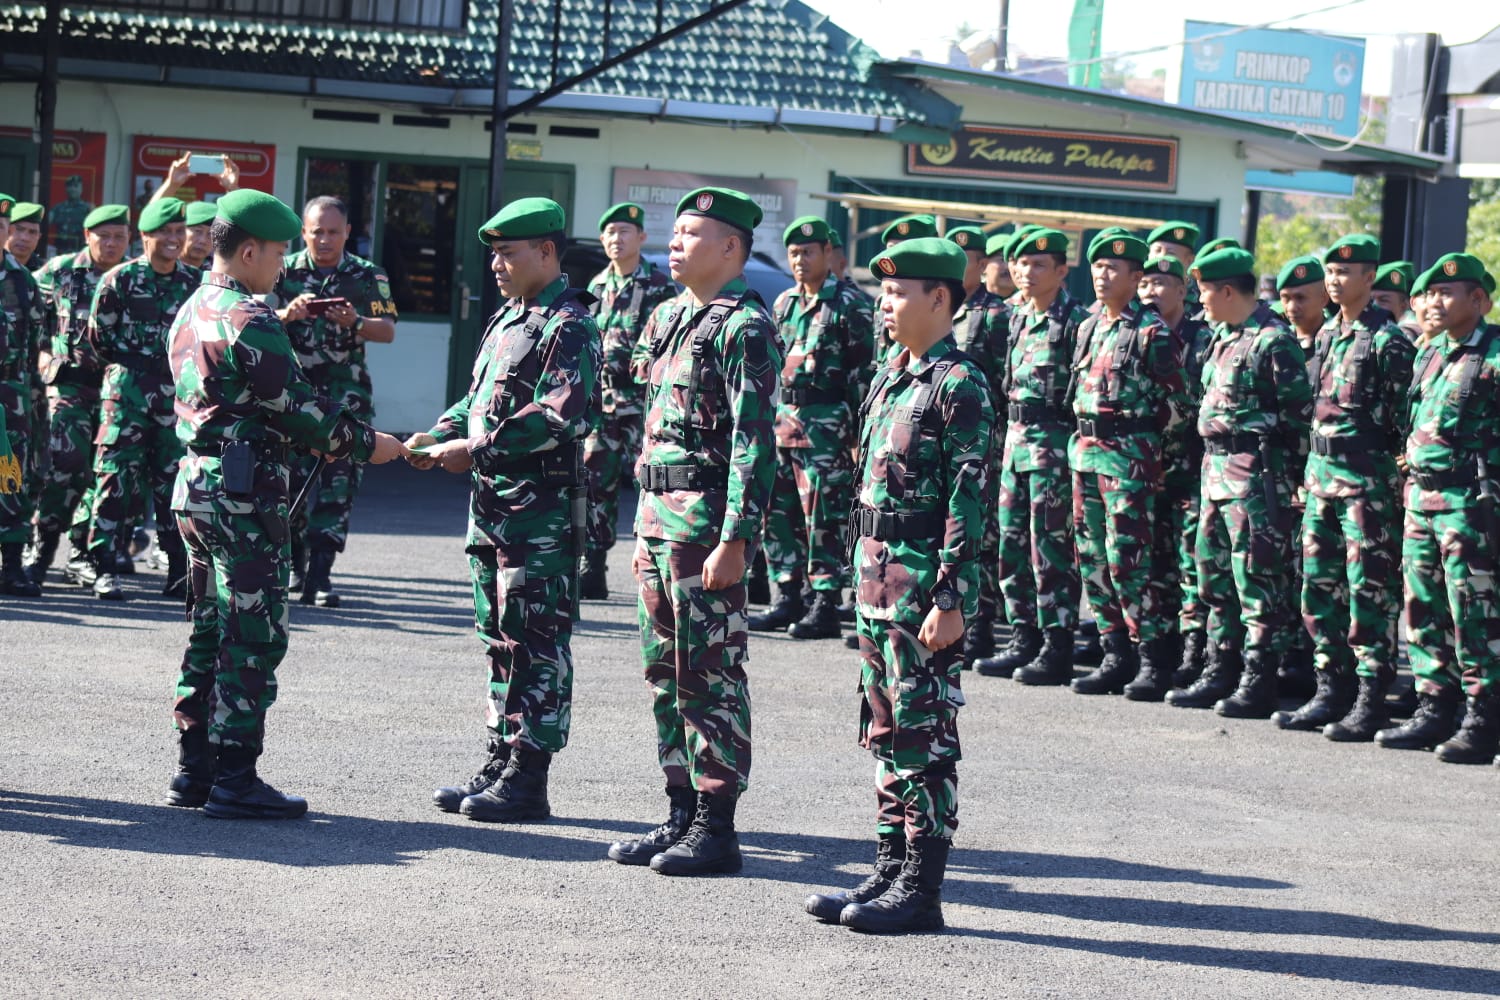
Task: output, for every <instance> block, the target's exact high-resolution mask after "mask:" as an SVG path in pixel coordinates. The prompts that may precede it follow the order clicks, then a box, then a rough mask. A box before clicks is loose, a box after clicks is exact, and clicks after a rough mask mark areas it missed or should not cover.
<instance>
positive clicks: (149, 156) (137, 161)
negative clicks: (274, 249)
mask: <svg viewBox="0 0 1500 1000" xmlns="http://www.w3.org/2000/svg"><path fill="white" fill-rule="evenodd" d="M183 153H207V154H209V155H212V156H219V155H227V156H228V157H229V158H230V159H231V160H232V161H234V165H235V166H237V167H239V170H240V181H239V184H240V187H242V188H254V189H255V190H257V191H264V192H266V193H267V194H273V193H274V192H273V191H272V187H273V186H274V183H275V180H276V147H275V146H262V145H258V144H255V143H248V142H220V141H218V140H215V139H165V138H161V137H159V136H154V135H138V136H136V137H135V144H134V147H133V149H132V150H131V154H130V203H131V207H132V208H133V209H135V210H137V211H139V210H140V209H141V207H142V206H144V205H145V204H146V202H148V201H150V200H151V196H152V195H153V194H155V193H156V189H157V188H158V187H160V186H161V182H162V181H164V180H166V178H167V174H168V173H170V172H171V169H172V161H174V160H176V159H177V158H179V157H180V156H182V154H183ZM223 193H224V186H223V185H222V184H220V183H219V178H218V177H217V176H215V175H212V174H191V175H189V176H188V179H187V180H186V181H184V182H183V184H182V186H181V187H179V188H178V189H177V190H176V191H173V192H172V195H173V196H174V197H177V198H181V199H182V200H183V201H217V200H218V199H219V196H220V195H222V194H223Z"/></svg>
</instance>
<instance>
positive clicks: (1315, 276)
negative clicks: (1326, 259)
mask: <svg viewBox="0 0 1500 1000" xmlns="http://www.w3.org/2000/svg"><path fill="white" fill-rule="evenodd" d="M1322 281H1323V265H1322V263H1321V262H1320V261H1319V260H1318V258H1316V257H1314V256H1313V255H1312V254H1308V255H1306V256H1304V257H1293V258H1292V259H1291V260H1289V261H1287V262H1286V265H1285V266H1284V267H1282V269H1281V272H1280V273H1279V274H1277V275H1276V290H1277V291H1278V292H1279V291H1281V290H1282V289H1283V288H1298V287H1300V286H1302V285H1313V284H1321V283H1322Z"/></svg>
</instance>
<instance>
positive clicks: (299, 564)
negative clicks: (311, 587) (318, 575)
mask: <svg viewBox="0 0 1500 1000" xmlns="http://www.w3.org/2000/svg"><path fill="white" fill-rule="evenodd" d="M306 577H307V542H306V541H305V540H304V539H303V537H302V533H301V532H297V531H294V532H293V533H292V571H291V573H290V574H289V575H288V576H287V583H286V592H287V593H288V594H301V593H302V584H303V583H304V582H305V580H306Z"/></svg>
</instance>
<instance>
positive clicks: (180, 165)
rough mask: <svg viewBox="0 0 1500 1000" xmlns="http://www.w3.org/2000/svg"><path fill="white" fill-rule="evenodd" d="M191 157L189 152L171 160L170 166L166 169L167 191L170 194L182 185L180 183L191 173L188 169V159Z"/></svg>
mask: <svg viewBox="0 0 1500 1000" xmlns="http://www.w3.org/2000/svg"><path fill="white" fill-rule="evenodd" d="M192 158H193V154H192V153H191V152H187V153H183V154H182V155H181V156H179V157H178V158H177V159H175V160H173V161H172V166H171V167H170V168H168V170H167V185H166V186H167V193H168V194H170V193H171V192H173V191H176V190H177V189H178V188H179V187H181V186H182V183H183V182H184V181H186V180H187V179H188V178H189V177H191V176H192V175H193V172H192V171H191V170H189V169H188V160H190V159H192Z"/></svg>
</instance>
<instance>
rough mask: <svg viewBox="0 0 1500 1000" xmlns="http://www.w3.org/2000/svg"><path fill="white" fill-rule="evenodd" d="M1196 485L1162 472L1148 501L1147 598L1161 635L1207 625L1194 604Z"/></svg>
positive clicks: (1194, 479)
mask: <svg viewBox="0 0 1500 1000" xmlns="http://www.w3.org/2000/svg"><path fill="white" fill-rule="evenodd" d="M1201 482H1202V480H1201V477H1200V475H1199V473H1198V471H1197V470H1196V469H1194V470H1193V471H1192V474H1190V475H1174V474H1173V473H1168V474H1167V476H1166V478H1165V481H1164V483H1163V486H1162V489H1161V490H1160V491H1159V492H1157V493H1156V494H1155V495H1154V497H1153V506H1154V507H1155V516H1154V518H1153V523H1154V528H1153V530H1152V539H1153V541H1152V545H1151V582H1150V584H1149V587H1150V589H1151V590H1152V591H1153V593H1154V596H1153V598H1152V600H1153V602H1154V606H1155V608H1156V610H1157V614H1158V616H1159V617H1160V619H1161V630H1162V633H1163V634H1166V635H1170V634H1172V633H1174V632H1191V631H1193V630H1195V629H1201V628H1203V627H1204V626H1205V625H1206V624H1207V619H1208V615H1207V611H1206V609H1205V608H1204V606H1203V603H1202V602H1201V601H1199V599H1198V561H1197V558H1196V556H1195V555H1194V550H1195V549H1196V548H1197V537H1198V514H1199V510H1198V507H1199V505H1198V493H1199V487H1200V484H1201Z"/></svg>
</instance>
